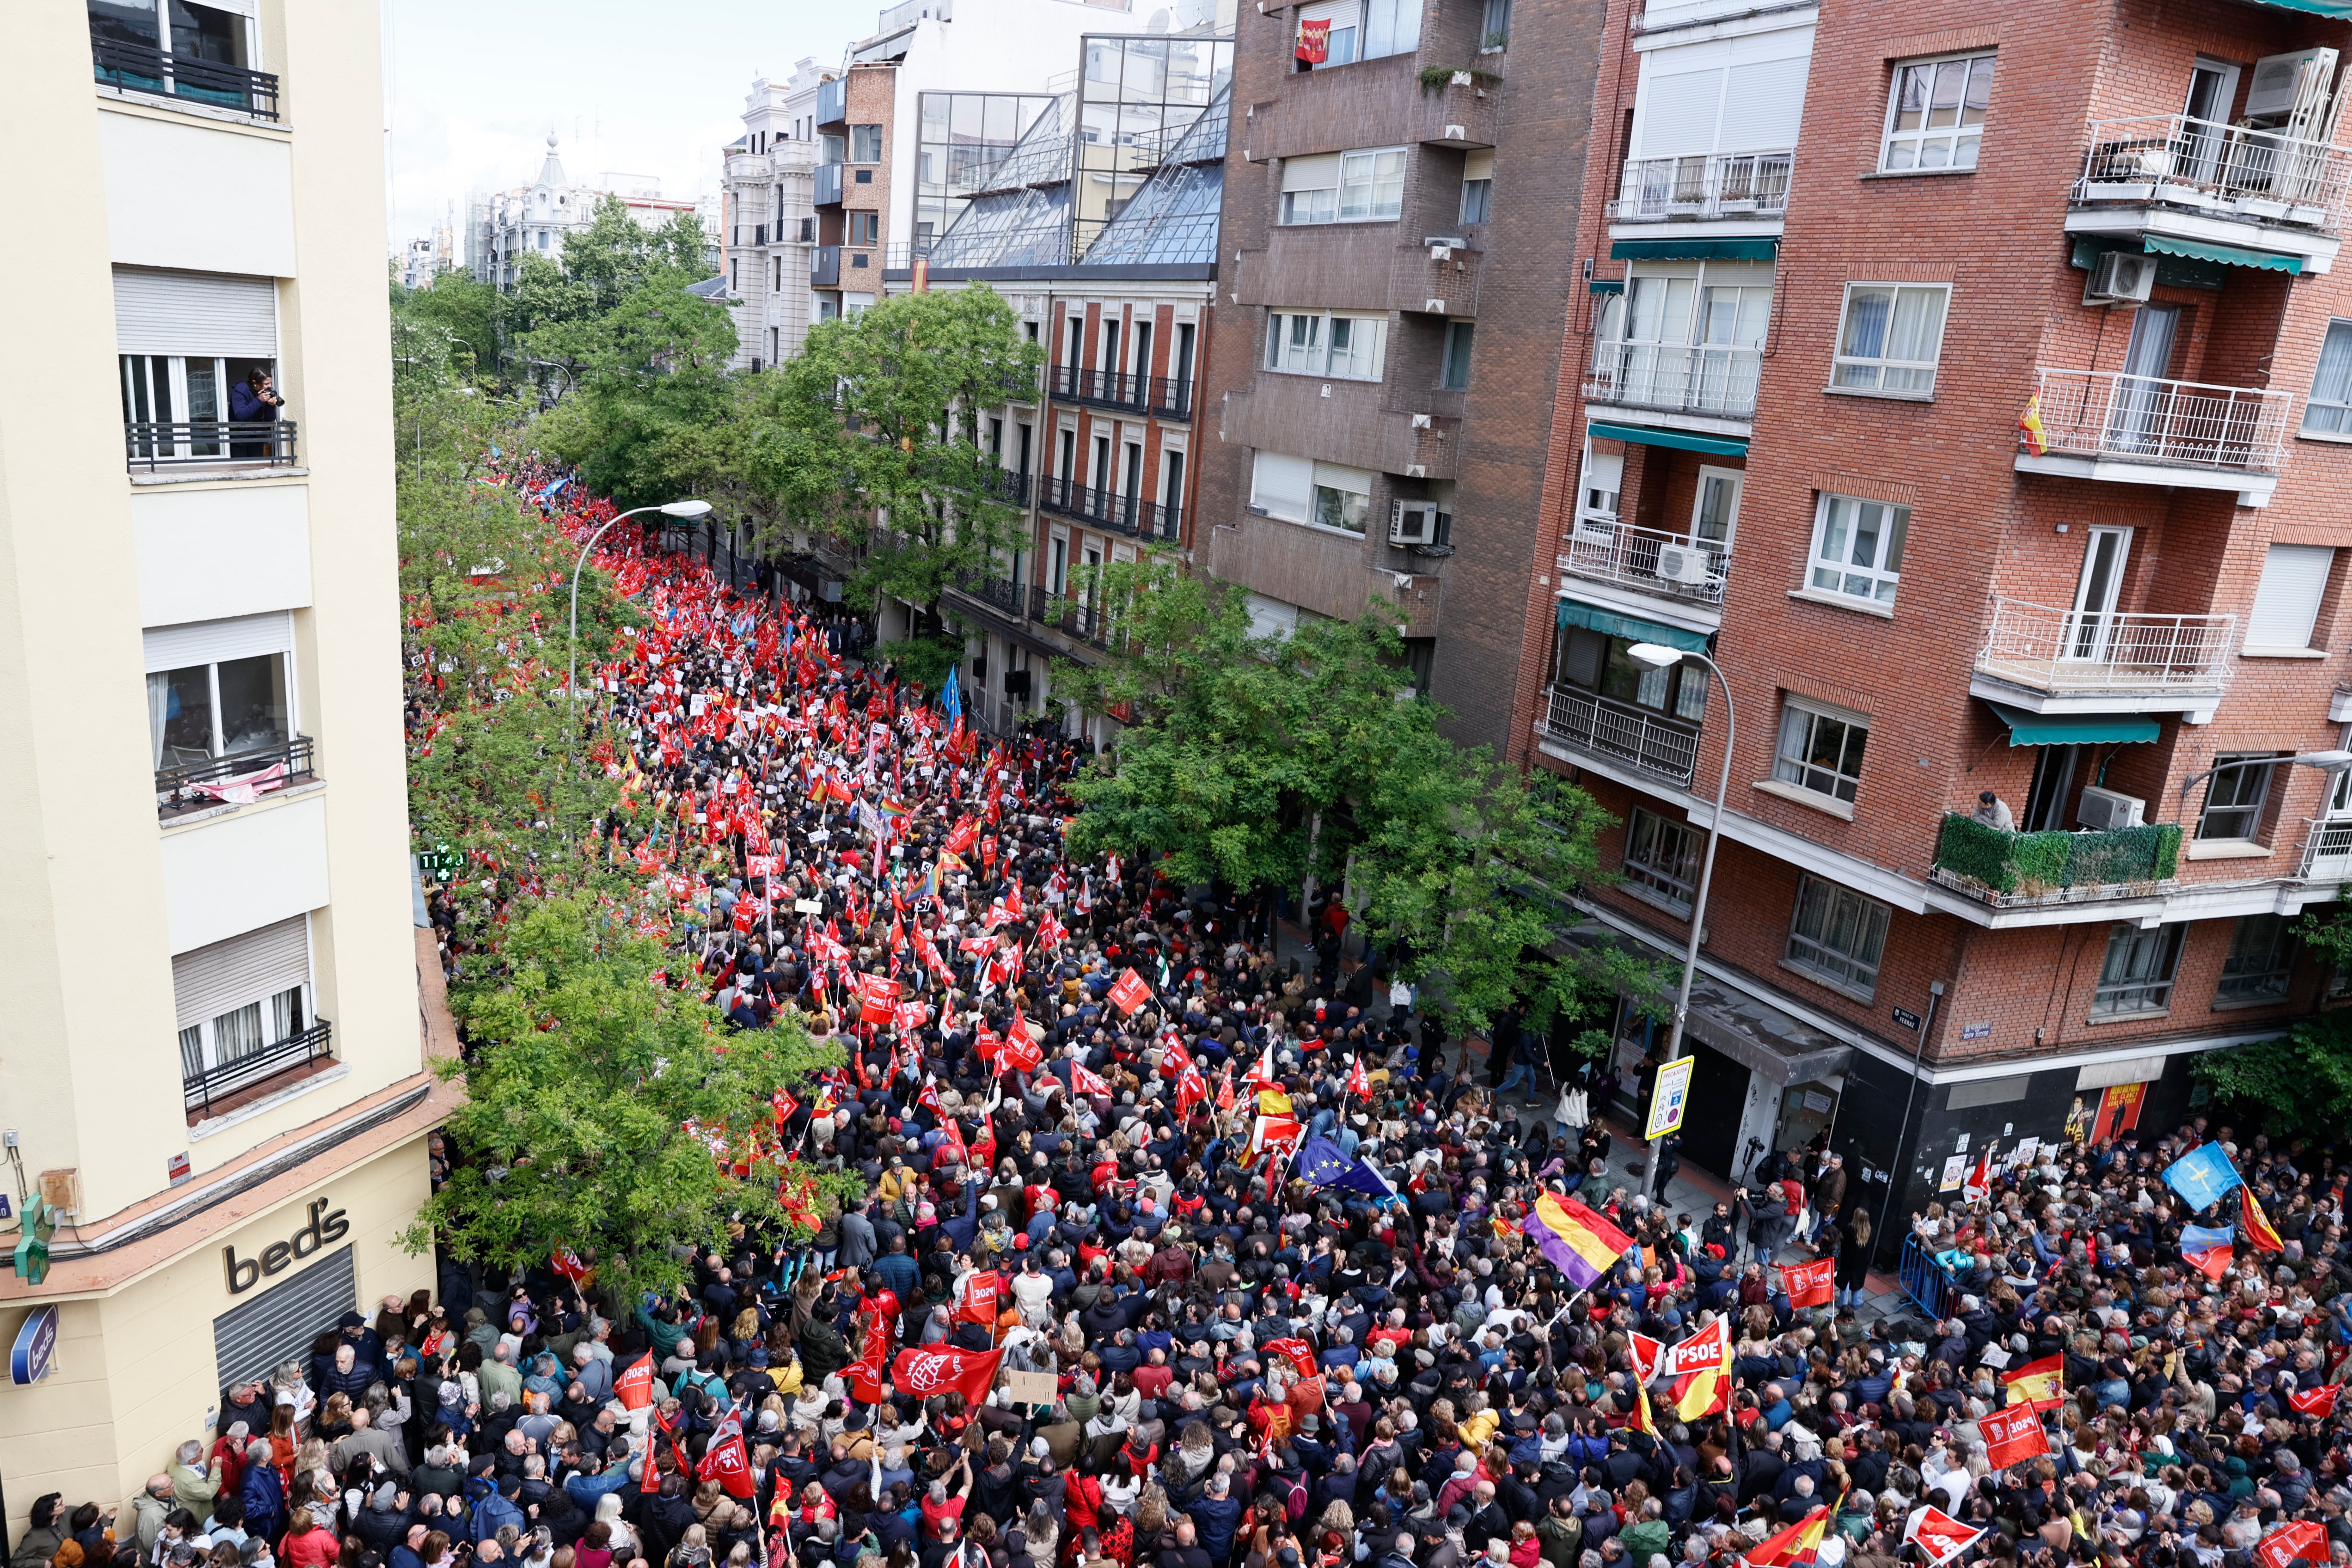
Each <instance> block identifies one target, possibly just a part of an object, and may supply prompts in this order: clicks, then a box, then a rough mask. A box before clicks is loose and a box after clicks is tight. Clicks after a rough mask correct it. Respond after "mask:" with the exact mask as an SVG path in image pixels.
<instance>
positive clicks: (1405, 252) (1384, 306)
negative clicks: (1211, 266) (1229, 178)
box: [1234, 223, 1486, 317]
mask: <svg viewBox="0 0 2352 1568" xmlns="http://www.w3.org/2000/svg"><path fill="white" fill-rule="evenodd" d="M1376 227H1379V226H1376V225H1370V224H1353V223H1329V224H1326V223H1318V224H1276V226H1274V227H1273V229H1272V230H1270V231H1269V232H1268V233H1267V235H1266V240H1265V248H1264V249H1262V250H1244V251H1243V252H1242V253H1241V258H1240V261H1239V262H1238V264H1237V265H1236V267H1235V268H1234V291H1235V292H1236V293H1238V294H1239V295H1240V300H1238V303H1241V304H1244V305H1268V306H1272V307H1274V308H1276V309H1277V310H1303V309H1307V308H1311V307H1316V306H1320V307H1323V308H1325V309H1327V310H1368V309H1378V310H1405V311H1412V312H1417V313H1419V314H1423V315H1433V316H1461V317H1474V316H1475V315H1477V313H1478V286H1479V281H1480V278H1481V276H1482V263H1483V261H1484V259H1485V256H1486V253H1485V252H1484V251H1482V250H1479V249H1478V248H1476V247H1475V246H1472V245H1469V244H1466V243H1465V242H1464V240H1463V238H1462V237H1460V236H1458V235H1433V236H1430V237H1425V238H1423V239H1419V240H1415V241H1412V242H1411V243H1409V244H1404V245H1394V244H1387V243H1382V242H1379V241H1376V240H1375V239H1374V238H1373V237H1372V234H1371V233H1370V232H1369V231H1370V230H1373V229H1375V228H1376Z"/></svg>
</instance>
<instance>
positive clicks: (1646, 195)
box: [1609, 153, 1796, 228]
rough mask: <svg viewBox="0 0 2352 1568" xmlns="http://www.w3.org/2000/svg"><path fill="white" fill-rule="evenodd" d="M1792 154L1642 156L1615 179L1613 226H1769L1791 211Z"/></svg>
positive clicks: (1774, 225)
mask: <svg viewBox="0 0 2352 1568" xmlns="http://www.w3.org/2000/svg"><path fill="white" fill-rule="evenodd" d="M1795 158H1796V154H1795V153H1708V154H1703V155H1699V156H1695V157H1688V158H1643V159H1642V160H1640V161H1639V162H1633V163H1627V164H1626V165H1625V167H1624V169H1623V171H1622V173H1621V174H1619V175H1618V181H1617V199H1616V200H1614V201H1612V202H1611V203H1610V204H1609V219H1610V221H1611V222H1612V223H1716V222H1724V221H1732V222H1742V221H1749V220H1755V221H1759V222H1769V224H1770V225H1771V226H1773V227H1775V228H1777V227H1778V226H1780V220H1781V219H1782V218H1783V217H1785V216H1787V215H1788V211H1789V169H1790V164H1791V163H1793V162H1794V161H1795Z"/></svg>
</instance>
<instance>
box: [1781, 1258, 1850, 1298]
mask: <svg viewBox="0 0 2352 1568" xmlns="http://www.w3.org/2000/svg"><path fill="white" fill-rule="evenodd" d="M1836 1274H1837V1259H1836V1258H1815V1259H1814V1260H1813V1261H1812V1262H1811V1263H1784V1264H1782V1265H1781V1266H1780V1284H1781V1287H1782V1288H1783V1289H1786V1290H1787V1291H1788V1292H1789V1305H1790V1306H1791V1307H1826V1306H1828V1305H1829V1304H1830V1298H1831V1297H1832V1296H1833V1295H1835V1294H1836V1293H1837V1285H1836V1279H1835V1276H1836Z"/></svg>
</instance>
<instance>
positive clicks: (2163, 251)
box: [2147, 234, 2303, 273]
mask: <svg viewBox="0 0 2352 1568" xmlns="http://www.w3.org/2000/svg"><path fill="white" fill-rule="evenodd" d="M2147 248H2148V249H2149V250H2150V251H2151V252H2153V253H2155V254H2157V255H2158V256H2190V257H2194V258H2197V259H2198V260H2200V261H2219V262H2221V263H2223V264H2225V265H2227V266H2231V267H2259V268H2263V270H2265V271H2269V272H2290V273H2299V272H2301V271H2302V270H2303V258H2302V257H2300V256H2281V255H2280V254H2279V253H2278V252H2277V251H2274V250H2241V249H2239V248H2238V247H2236V246H2234V245H2207V244H2204V243H2203V242H2202V241H2200V240H2194V239H2174V238H2172V237H2169V236H2168V235H2161V234H2151V235H2149V236H2148V237H2147Z"/></svg>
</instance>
